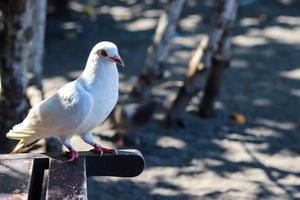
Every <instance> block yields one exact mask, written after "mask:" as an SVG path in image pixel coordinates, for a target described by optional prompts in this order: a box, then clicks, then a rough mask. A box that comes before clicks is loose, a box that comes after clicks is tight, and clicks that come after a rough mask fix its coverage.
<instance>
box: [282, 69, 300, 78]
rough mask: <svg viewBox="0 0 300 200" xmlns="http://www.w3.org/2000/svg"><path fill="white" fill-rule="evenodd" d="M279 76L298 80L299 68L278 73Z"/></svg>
mask: <svg viewBox="0 0 300 200" xmlns="http://www.w3.org/2000/svg"><path fill="white" fill-rule="evenodd" d="M280 76H281V77H285V78H291V79H297V80H300V68H297V69H293V70H290V71H284V72H281V73H280Z"/></svg>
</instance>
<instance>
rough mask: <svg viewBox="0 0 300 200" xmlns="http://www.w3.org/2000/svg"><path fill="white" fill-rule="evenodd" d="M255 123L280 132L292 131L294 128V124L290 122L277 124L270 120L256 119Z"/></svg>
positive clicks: (277, 122)
mask: <svg viewBox="0 0 300 200" xmlns="http://www.w3.org/2000/svg"><path fill="white" fill-rule="evenodd" d="M256 122H257V123H259V124H262V125H265V126H267V127H270V128H276V129H281V130H293V129H295V128H296V124H295V123H292V122H279V121H275V120H270V119H257V120H256Z"/></svg>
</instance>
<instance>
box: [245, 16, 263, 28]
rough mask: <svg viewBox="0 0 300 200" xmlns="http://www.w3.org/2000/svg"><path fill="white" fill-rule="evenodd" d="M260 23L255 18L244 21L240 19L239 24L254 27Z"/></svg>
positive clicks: (247, 18)
mask: <svg viewBox="0 0 300 200" xmlns="http://www.w3.org/2000/svg"><path fill="white" fill-rule="evenodd" d="M259 23H260V21H259V19H257V18H250V17H246V18H244V19H241V21H240V24H241V25H242V26H256V25H259Z"/></svg>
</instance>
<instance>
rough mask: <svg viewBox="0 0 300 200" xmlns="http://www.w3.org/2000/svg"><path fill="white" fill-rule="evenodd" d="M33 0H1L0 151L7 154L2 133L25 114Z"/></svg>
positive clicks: (6, 145)
mask: <svg viewBox="0 0 300 200" xmlns="http://www.w3.org/2000/svg"><path fill="white" fill-rule="evenodd" d="M32 2H33V0H14V1H11V0H5V1H4V0H2V4H5V6H2V7H3V12H4V17H5V19H4V20H5V48H4V54H3V57H2V62H1V71H0V76H1V93H0V148H1V151H7V150H8V148H9V144H8V140H6V139H5V134H6V132H7V131H8V130H9V129H10V128H12V126H13V125H15V124H17V123H19V122H21V121H22V120H23V118H24V117H25V115H26V114H27V111H28V108H29V106H28V103H27V100H26V87H27V82H28V80H27V68H26V65H27V63H28V54H29V45H30V43H31V42H32V36H33V29H32V15H33V7H32Z"/></svg>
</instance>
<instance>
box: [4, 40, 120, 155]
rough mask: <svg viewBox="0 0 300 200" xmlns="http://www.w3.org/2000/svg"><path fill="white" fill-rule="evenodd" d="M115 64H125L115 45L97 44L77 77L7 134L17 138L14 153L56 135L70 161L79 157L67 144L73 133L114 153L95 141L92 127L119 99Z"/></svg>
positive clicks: (97, 148)
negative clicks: (66, 150) (64, 147)
mask: <svg viewBox="0 0 300 200" xmlns="http://www.w3.org/2000/svg"><path fill="white" fill-rule="evenodd" d="M116 64H120V65H122V66H124V63H123V61H122V59H121V57H120V56H119V53H118V49H117V46H116V45H115V44H114V43H112V42H106V41H104V42H99V43H98V44H96V45H95V46H94V47H93V49H92V50H91V52H90V55H89V57H88V60H87V63H86V67H85V69H84V71H83V73H82V74H81V75H80V77H79V78H78V79H76V80H75V81H72V82H70V83H67V84H66V85H64V86H63V87H62V88H60V89H59V90H58V91H57V92H56V93H55V94H54V95H52V96H51V97H49V98H47V99H45V100H44V101H42V102H41V103H40V104H38V105H36V106H34V107H33V108H31V110H30V111H29V113H28V115H27V117H26V118H25V119H24V121H23V122H22V123H20V124H17V125H15V126H14V127H13V129H12V130H10V131H9V132H8V133H7V134H6V136H7V137H8V138H10V139H15V140H20V142H19V143H18V144H17V146H16V147H15V149H14V150H13V153H17V152H18V151H20V149H21V148H22V147H25V146H29V145H30V144H32V143H33V142H35V141H36V140H39V139H42V138H46V137H49V136H57V137H59V138H60V139H61V141H62V142H63V144H64V145H65V146H66V147H67V148H68V149H69V151H70V153H71V159H70V161H73V160H74V159H76V158H78V153H77V151H76V150H75V149H74V148H73V147H72V145H71V143H70V139H71V137H72V136H73V135H75V134H77V135H80V136H81V138H82V139H83V140H84V141H85V142H86V143H88V144H90V145H92V146H93V147H94V149H93V151H95V152H98V153H100V154H102V153H103V152H105V153H113V152H115V150H114V149H108V148H104V147H102V146H101V145H99V144H97V143H96V142H95V141H94V138H93V136H92V129H94V128H95V127H96V126H98V125H99V124H101V123H102V122H103V121H104V120H105V119H106V118H107V117H108V115H109V114H110V112H111V111H112V110H113V108H114V107H115V105H116V103H117V101H118V96H119V91H118V87H119V76H118V69H117V66H116Z"/></svg>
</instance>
